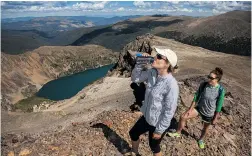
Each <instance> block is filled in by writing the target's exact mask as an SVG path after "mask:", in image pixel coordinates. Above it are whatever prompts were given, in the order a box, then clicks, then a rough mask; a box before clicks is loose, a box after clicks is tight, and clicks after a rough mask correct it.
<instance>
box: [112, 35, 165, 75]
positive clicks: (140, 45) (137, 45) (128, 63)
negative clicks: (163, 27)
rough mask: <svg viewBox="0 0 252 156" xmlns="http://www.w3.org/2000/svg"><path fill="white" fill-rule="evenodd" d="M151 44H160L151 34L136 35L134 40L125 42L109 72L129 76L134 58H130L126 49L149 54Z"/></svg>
mask: <svg viewBox="0 0 252 156" xmlns="http://www.w3.org/2000/svg"><path fill="white" fill-rule="evenodd" d="M153 45H162V44H161V43H159V42H155V40H154V36H153V35H152V34H146V35H142V36H138V37H137V38H136V40H135V41H133V42H130V43H129V44H127V45H126V46H125V47H124V48H123V50H122V51H121V53H120V56H119V60H118V62H117V64H116V65H115V67H114V70H113V72H112V73H111V74H115V73H116V74H117V75H121V76H123V77H129V76H130V75H131V71H132V69H133V67H134V65H135V61H134V59H132V57H131V54H130V53H129V52H128V50H132V51H137V52H141V53H143V52H146V53H149V54H151V51H152V49H153V48H152V47H153Z"/></svg>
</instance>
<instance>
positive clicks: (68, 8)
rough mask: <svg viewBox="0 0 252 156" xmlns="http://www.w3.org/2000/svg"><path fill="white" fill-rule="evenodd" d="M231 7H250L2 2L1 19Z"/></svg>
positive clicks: (197, 12)
mask: <svg viewBox="0 0 252 156" xmlns="http://www.w3.org/2000/svg"><path fill="white" fill-rule="evenodd" d="M233 10H251V2H249V1H246V2H242V1H195V2H194V1H183V2H182V1H180V2H178V1H170V2H169V1H118V2H117V1H1V13H2V14H1V15H2V18H15V17H43V16H98V17H113V16H129V15H153V14H168V15H186V16H212V15H218V14H222V13H225V12H229V11H233Z"/></svg>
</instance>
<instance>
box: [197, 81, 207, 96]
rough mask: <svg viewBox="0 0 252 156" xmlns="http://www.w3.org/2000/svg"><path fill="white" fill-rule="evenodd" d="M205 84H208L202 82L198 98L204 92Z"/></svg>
mask: <svg viewBox="0 0 252 156" xmlns="http://www.w3.org/2000/svg"><path fill="white" fill-rule="evenodd" d="M207 84H208V82H203V83H202V85H201V86H200V88H199V94H200V96H201V94H202V93H203V92H204V90H205V88H206V86H207Z"/></svg>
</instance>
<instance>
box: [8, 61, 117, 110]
mask: <svg viewBox="0 0 252 156" xmlns="http://www.w3.org/2000/svg"><path fill="white" fill-rule="evenodd" d="M110 65H111V67H110V68H109V69H108V71H107V72H106V74H105V75H104V76H102V77H100V78H98V79H97V80H94V81H92V82H90V83H88V84H87V85H85V86H84V87H83V88H82V89H84V88H85V87H88V86H90V85H92V84H96V83H97V82H98V83H99V82H100V81H101V80H102V79H103V78H104V77H106V75H107V73H108V72H109V71H110V70H111V69H112V68H113V67H114V66H115V63H112V64H105V65H101V66H99V67H97V68H89V69H86V70H85V71H82V72H79V73H74V74H72V75H67V76H64V77H71V76H76V75H78V74H82V73H83V72H87V71H89V70H96V69H99V68H102V67H105V66H110ZM64 77H61V78H58V79H54V80H51V81H49V82H52V81H55V80H59V79H62V78H64ZM49 82H47V83H45V84H44V85H46V84H48V83H49ZM44 85H43V86H44ZM43 86H42V87H43ZM42 87H41V88H42ZM82 89H80V90H79V91H78V92H80V91H81V90H82ZM78 92H77V93H76V94H75V95H77V94H78ZM38 93H39V91H38V92H36V93H35V94H34V95H32V96H31V97H28V98H25V99H22V100H20V101H18V102H17V103H15V104H14V106H13V107H14V108H13V111H23V112H34V111H36V112H37V111H41V110H43V109H48V107H49V106H50V105H53V104H54V103H57V102H60V101H64V100H67V99H71V98H73V97H74V96H75V95H73V96H72V97H70V98H66V99H62V100H52V99H49V98H46V97H41V96H38V95H37V94H38ZM32 103H33V104H32ZM41 105H42V106H41Z"/></svg>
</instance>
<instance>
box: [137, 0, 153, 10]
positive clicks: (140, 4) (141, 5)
mask: <svg viewBox="0 0 252 156" xmlns="http://www.w3.org/2000/svg"><path fill="white" fill-rule="evenodd" d="M133 5H135V6H136V7H138V8H147V7H151V2H143V1H135V2H134V3H133Z"/></svg>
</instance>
